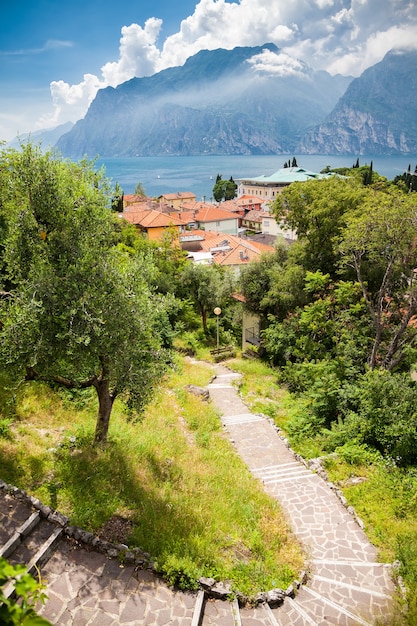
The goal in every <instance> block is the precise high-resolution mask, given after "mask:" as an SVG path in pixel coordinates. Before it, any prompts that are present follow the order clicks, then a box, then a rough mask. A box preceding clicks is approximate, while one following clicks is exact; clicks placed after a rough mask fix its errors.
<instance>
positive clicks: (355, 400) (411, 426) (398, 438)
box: [344, 370, 417, 465]
mask: <svg viewBox="0 0 417 626" xmlns="http://www.w3.org/2000/svg"><path fill="white" fill-rule="evenodd" d="M346 395H347V397H346V398H345V408H344V410H346V409H348V410H349V411H352V412H355V413H356V414H357V415H358V418H359V419H357V420H356V423H357V425H358V426H360V430H359V432H358V433H357V436H358V437H360V440H361V441H362V442H363V443H366V444H368V445H371V446H373V447H374V448H376V449H377V450H379V451H381V452H382V453H383V454H385V455H387V456H389V457H392V458H394V459H395V460H396V463H398V464H400V465H409V464H413V463H416V462H417V411H416V406H417V386H416V384H415V383H414V382H413V381H412V380H411V378H410V376H409V375H408V374H390V373H389V372H386V371H384V370H375V371H369V372H367V373H366V374H365V375H364V376H363V377H362V378H361V379H360V380H359V381H358V383H357V385H355V386H352V387H351V388H350V393H349V394H346Z"/></svg>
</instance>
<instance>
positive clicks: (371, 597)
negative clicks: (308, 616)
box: [309, 575, 391, 618]
mask: <svg viewBox="0 0 417 626" xmlns="http://www.w3.org/2000/svg"><path fill="white" fill-rule="evenodd" d="M309 589H310V590H311V591H314V592H316V593H318V594H320V595H321V596H322V597H325V598H326V599H328V600H331V601H332V602H335V603H337V604H338V605H340V606H343V607H345V608H346V609H348V610H349V611H353V612H356V611H359V612H361V613H364V612H366V613H367V614H368V615H372V616H373V617H374V618H376V617H381V616H383V615H384V614H386V613H387V610H388V608H389V605H390V597H391V596H390V595H387V594H386V593H384V591H381V590H376V589H370V588H368V587H365V586H360V585H356V584H353V583H352V582H343V581H340V580H336V579H335V578H325V577H324V576H319V575H316V576H313V578H312V580H311V586H310V587H309ZM382 589H385V588H384V587H382Z"/></svg>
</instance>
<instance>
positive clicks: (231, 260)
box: [213, 242, 261, 265]
mask: <svg viewBox="0 0 417 626" xmlns="http://www.w3.org/2000/svg"><path fill="white" fill-rule="evenodd" d="M260 256H261V252H260V250H257V249H256V248H254V247H252V246H250V245H247V244H246V242H245V243H241V244H239V245H237V246H236V247H235V248H233V249H232V250H230V251H228V252H220V253H219V254H216V255H214V258H213V261H214V263H217V264H218V265H247V264H248V263H250V262H251V261H256V260H258V259H259V257H260Z"/></svg>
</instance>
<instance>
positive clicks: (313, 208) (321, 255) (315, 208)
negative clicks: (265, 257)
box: [273, 176, 370, 277]
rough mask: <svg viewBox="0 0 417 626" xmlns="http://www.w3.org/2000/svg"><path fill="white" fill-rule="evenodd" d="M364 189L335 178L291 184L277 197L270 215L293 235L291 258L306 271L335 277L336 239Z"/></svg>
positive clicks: (357, 183)
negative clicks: (272, 214) (294, 242)
mask: <svg viewBox="0 0 417 626" xmlns="http://www.w3.org/2000/svg"><path fill="white" fill-rule="evenodd" d="M367 193H370V190H369V189H368V188H365V187H363V185H362V183H361V182H360V181H358V180H356V179H345V178H340V177H338V176H335V177H332V178H327V179H323V180H313V181H307V182H304V183H293V184H292V185H289V186H288V187H286V188H285V189H284V190H283V191H282V193H281V194H278V196H277V198H276V200H275V203H274V206H273V211H274V213H275V216H276V217H277V219H279V220H280V221H283V220H285V221H286V223H287V224H288V226H289V227H290V229H292V230H295V231H296V232H297V236H298V241H297V243H296V244H295V245H294V246H293V248H294V249H293V250H292V256H293V258H296V262H297V263H299V264H301V265H302V266H303V267H304V268H305V269H306V270H309V271H316V270H320V271H322V272H324V273H329V274H330V275H331V276H332V277H335V276H336V275H337V271H338V270H337V268H338V259H339V251H338V249H337V238H338V236H339V234H340V232H341V230H342V229H343V227H344V226H345V224H346V215H347V214H348V213H349V212H350V211H353V210H355V209H356V208H357V207H359V206H361V204H362V202H363V201H364V198H365V196H366V194H367Z"/></svg>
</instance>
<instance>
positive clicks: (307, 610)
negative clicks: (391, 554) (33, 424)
mask: <svg viewBox="0 0 417 626" xmlns="http://www.w3.org/2000/svg"><path fill="white" fill-rule="evenodd" d="M214 371H215V372H216V378H215V379H214V380H213V381H212V383H211V384H210V385H208V389H209V393H210V398H211V400H212V402H213V403H214V404H215V405H216V406H217V407H218V408H219V410H220V412H221V414H222V418H221V419H222V423H223V425H224V428H225V432H227V433H228V435H229V436H230V438H231V440H232V441H233V444H234V446H235V448H236V451H237V452H238V453H239V454H240V455H241V457H242V458H243V460H244V461H245V463H246V464H247V466H248V467H249V469H250V471H251V472H252V473H253V474H254V476H255V477H256V478H258V479H259V480H261V481H262V483H263V485H264V488H265V490H266V492H267V493H269V494H270V495H271V496H272V497H274V498H276V499H277V500H278V501H279V503H280V505H281V507H282V509H283V511H284V513H285V514H286V515H287V517H288V520H289V523H290V526H291V527H292V529H293V531H294V533H295V535H296V536H297V537H298V538H299V539H300V541H301V542H302V543H303V545H304V547H305V549H306V552H307V554H308V557H309V561H310V567H311V576H310V580H309V583H308V585H306V586H304V587H302V589H301V590H300V591H299V593H298V594H297V595H296V597H295V598H294V599H291V598H287V599H286V600H285V602H284V605H283V606H282V607H280V608H277V609H273V610H271V609H270V608H269V607H268V605H261V606H260V607H257V608H256V609H242V610H241V612H240V616H239V617H236V616H235V613H236V607H235V608H234V609H233V608H232V610H231V609H230V606H231V605H229V603H227V602H219V601H217V602H208V603H206V605H205V608H204V616H203V617H198V616H196V604H198V602H199V601H198V597H197V596H196V594H186V593H180V592H176V591H173V590H172V589H170V588H169V587H168V586H167V585H165V584H164V583H163V582H162V581H161V580H160V579H158V578H157V577H156V576H154V575H153V574H152V573H151V572H149V571H141V570H136V569H135V568H134V567H133V566H126V567H123V566H122V565H121V564H119V562H118V561H115V560H109V559H108V558H106V557H105V556H104V555H102V554H99V553H97V552H94V551H88V550H86V549H85V548H84V547H81V546H80V545H78V544H77V543H76V542H74V541H68V540H67V539H60V540H59V541H58V543H57V545H56V547H55V548H54V553H53V555H52V557H51V558H50V560H49V561H48V562H47V563H46V564H45V565H44V566H43V567H42V576H43V578H45V579H46V580H47V593H48V596H49V601H48V602H47V604H46V606H45V607H43V608H42V609H41V611H40V612H41V614H42V615H44V616H45V617H46V618H47V619H49V620H50V621H51V622H52V624H56V625H59V626H87V625H88V626H118V625H121V624H123V625H125V626H137V625H143V626H145V625H147V626H150V625H155V626H200V625H203V626H287V625H288V626H328V625H329V624H333V625H337V626H353V625H354V624H355V625H357V624H361V625H362V626H369V624H372V622H373V621H374V618H375V617H376V616H378V615H381V614H387V612H388V607H389V605H390V598H391V596H392V594H393V593H394V587H393V584H392V582H391V579H390V572H389V568H388V567H387V566H386V565H383V564H381V563H378V561H377V554H376V550H375V548H374V547H373V546H372V545H371V544H370V542H369V541H368V539H367V537H366V535H365V533H364V532H363V531H362V530H361V528H360V527H359V525H358V524H357V523H356V522H355V520H354V519H353V517H352V516H351V514H350V513H349V512H348V511H347V510H346V508H345V507H344V506H343V505H342V504H341V503H340V501H339V499H338V498H337V497H336V495H335V493H334V492H333V491H332V490H331V489H330V488H329V486H328V485H327V484H326V482H325V481H323V480H322V479H321V478H320V477H319V476H318V475H316V474H314V473H313V472H311V471H310V470H309V469H308V468H306V467H305V466H304V465H303V464H302V463H300V462H299V461H297V460H296V459H295V458H294V455H293V454H292V453H291V451H290V450H289V449H288V448H287V446H286V445H285V443H284V442H283V441H282V439H281V438H280V437H279V435H278V433H277V431H276V429H275V428H274V426H273V424H272V423H271V421H270V420H269V419H267V418H265V417H263V416H259V415H256V414H253V413H251V412H250V411H249V410H248V408H247V406H246V405H245V404H244V403H243V402H242V400H241V398H240V396H239V394H238V391H237V388H236V386H235V384H234V383H235V382H236V379H237V378H238V377H239V376H238V375H237V374H234V373H232V372H231V371H230V370H229V369H227V368H226V367H225V366H224V365H221V364H218V365H216V366H214ZM27 516H28V510H27V506H26V509H25V505H24V503H23V502H19V501H16V500H15V499H14V498H12V497H11V496H10V495H8V494H3V499H2V500H0V546H1V544H2V542H3V543H4V542H5V541H6V540H7V536H8V534H10V533H9V531H11V530H12V528H13V527H16V525H18V524H19V523H20V522H21V521H22V520H24V519H26V518H27ZM45 524H46V522H43V527H42V528H43V529H42V528H41V525H40V526H39V529H40V530H39V531H37V530H36V529H35V530H34V531H33V532H32V533H31V535H29V539H28V543H29V544H30V543H33V544H34V546H33V548H34V549H36V542H37V541H39V542H40V541H41V535H42V534H43V533H46V532H49V531H47V529H46V527H45ZM13 532H14V531H13ZM37 532H38V534H39V535H40V537H39V538H38V539H37V537H36V533H37ZM2 533H3V536H2ZM22 546H23V543H22ZM30 547H31V546H30V545H29V546H27V548H30ZM27 548H25V549H27ZM17 558H18V557H17ZM20 562H23V561H20ZM228 605H229V606H228Z"/></svg>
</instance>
